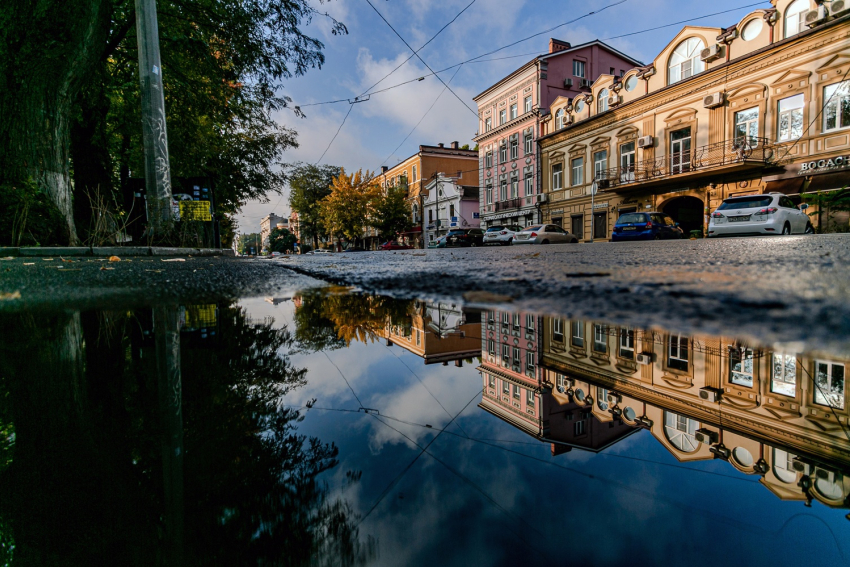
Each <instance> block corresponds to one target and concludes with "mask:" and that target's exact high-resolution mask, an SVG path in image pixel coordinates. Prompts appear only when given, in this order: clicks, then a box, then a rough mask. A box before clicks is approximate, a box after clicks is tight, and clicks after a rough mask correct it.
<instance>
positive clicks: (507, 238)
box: [484, 224, 522, 246]
mask: <svg viewBox="0 0 850 567" xmlns="http://www.w3.org/2000/svg"><path fill="white" fill-rule="evenodd" d="M521 230H522V227H521V226H519V225H517V224H507V225H504V226H502V225H499V226H491V227H490V228H488V229H487V232H485V233H484V245H485V246H486V245H488V244H501V245H502V246H510V245H511V242H512V241H513V239H514V235H515V234H516V233H517V232H520V231H521Z"/></svg>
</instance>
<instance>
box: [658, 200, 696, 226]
mask: <svg viewBox="0 0 850 567" xmlns="http://www.w3.org/2000/svg"><path fill="white" fill-rule="evenodd" d="M704 209H705V204H704V203H703V202H702V200H701V199H697V198H696V197H676V198H674V199H670V200H669V201H667V202H666V203H664V206H663V207H662V208H661V212H662V213H667V214H668V215H670V216H671V217H672V218H673V220H674V221H676V222H677V223H679V226H680V227H681V229H682V230H683V231H684V233H685V236H687V235H688V234H689V233H690V232H691V231H692V230H702V225H703V214H704Z"/></svg>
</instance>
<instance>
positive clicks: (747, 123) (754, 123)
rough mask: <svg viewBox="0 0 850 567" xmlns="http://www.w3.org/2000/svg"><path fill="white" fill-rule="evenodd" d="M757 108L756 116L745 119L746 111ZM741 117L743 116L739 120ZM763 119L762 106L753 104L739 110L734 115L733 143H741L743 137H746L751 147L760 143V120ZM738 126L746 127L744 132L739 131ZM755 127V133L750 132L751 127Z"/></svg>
mask: <svg viewBox="0 0 850 567" xmlns="http://www.w3.org/2000/svg"><path fill="white" fill-rule="evenodd" d="M753 110H755V112H756V114H755V117H750V118H746V119H744V117H743V114H744V113H745V112H751V111H753ZM739 117H740V118H741V120H740V122H739ZM760 121H761V108H760V107H758V106H753V107H750V108H745V109H743V110H738V111H736V112H735V114H734V116H733V117H732V134H733V138H732V139H733V143H734V144H736V145H737V144H739V143H740V142H741V140H742V139H743V138H746V139H747V140H748V141H749V143H750V146H751V147H756V146H757V145H758V136H759V132H760V131H761V128H760V124H759V122H760ZM738 126H743V127H744V133H741V132H739V131H738ZM752 127H755V131H756V132H755V135H752V134H751V133H750V129H751V128H752Z"/></svg>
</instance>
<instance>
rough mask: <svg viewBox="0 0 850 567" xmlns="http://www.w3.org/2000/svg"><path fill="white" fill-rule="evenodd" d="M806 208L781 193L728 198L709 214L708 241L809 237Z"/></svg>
mask: <svg viewBox="0 0 850 567" xmlns="http://www.w3.org/2000/svg"><path fill="white" fill-rule="evenodd" d="M807 208H808V205H806V204H803V205H801V206H799V207H798V206H797V205H795V204H794V202H793V201H791V198H790V197H786V196H785V195H783V194H781V193H764V194H757V195H745V196H743V197H730V198H728V199H725V200H724V201H723V203H721V204H720V206H719V207H717V210H715V211H714V212H713V213H712V214H711V219H710V220H709V223H708V237H709V238H714V237H717V236H732V235H735V236H744V235H756V234H811V233H812V232H814V229H813V228H812V223H811V222H810V221H809V215H807V214H806V209H807Z"/></svg>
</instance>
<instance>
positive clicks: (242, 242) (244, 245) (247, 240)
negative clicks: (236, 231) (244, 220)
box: [238, 232, 263, 254]
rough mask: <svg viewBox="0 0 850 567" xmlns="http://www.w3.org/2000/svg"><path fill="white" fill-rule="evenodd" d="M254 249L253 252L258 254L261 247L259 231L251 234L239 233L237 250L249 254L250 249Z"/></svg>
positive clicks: (261, 241)
mask: <svg viewBox="0 0 850 567" xmlns="http://www.w3.org/2000/svg"><path fill="white" fill-rule="evenodd" d="M252 248H253V249H254V254H259V253H260V250H262V249H263V239H262V237H261V236H260V233H259V232H253V233H251V234H240V235H239V245H238V250H239V253H240V254H250V253H251V249H252Z"/></svg>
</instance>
